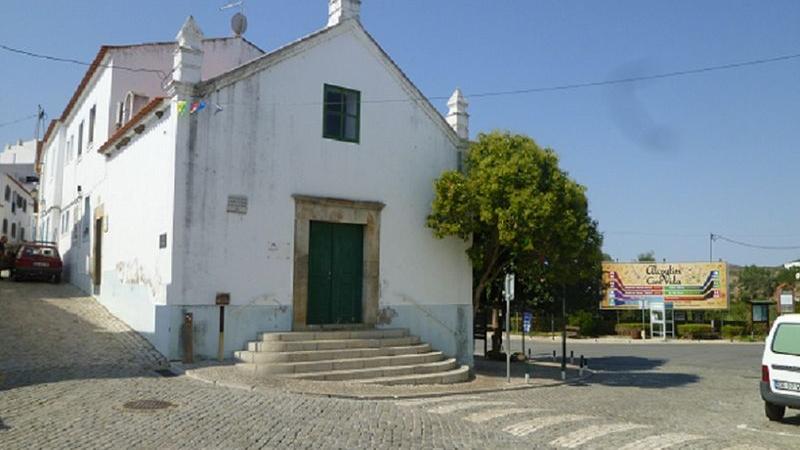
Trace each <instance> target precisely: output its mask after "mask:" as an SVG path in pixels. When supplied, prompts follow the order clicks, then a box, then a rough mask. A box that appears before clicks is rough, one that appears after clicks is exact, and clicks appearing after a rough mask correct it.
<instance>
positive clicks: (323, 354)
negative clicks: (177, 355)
mask: <svg viewBox="0 0 800 450" xmlns="http://www.w3.org/2000/svg"><path fill="white" fill-rule="evenodd" d="M250 344H251V345H249V346H248V347H252V348H257V345H256V344H258V343H257V342H251V343H250ZM430 351H431V346H430V345H428V344H417V345H406V346H399V347H378V348H348V349H342V350H310V351H299V352H259V351H250V350H244V351H239V352H235V355H236V358H237V359H239V361H242V362H248V363H256V364H265V363H288V362H306V361H327V360H339V359H353V358H371V357H378V356H399V355H414V354H418V353H428V352H430Z"/></svg>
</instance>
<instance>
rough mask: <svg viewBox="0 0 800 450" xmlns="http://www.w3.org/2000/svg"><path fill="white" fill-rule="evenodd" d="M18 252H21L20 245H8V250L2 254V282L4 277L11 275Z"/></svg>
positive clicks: (0, 259) (0, 253)
mask: <svg viewBox="0 0 800 450" xmlns="http://www.w3.org/2000/svg"><path fill="white" fill-rule="evenodd" d="M17 250H19V245H17V244H6V249H5V251H3V252H0V280H2V279H3V275H4V274H5V275H6V276H8V274H10V273H11V269H12V268H13V267H14V260H15V259H16V257H17Z"/></svg>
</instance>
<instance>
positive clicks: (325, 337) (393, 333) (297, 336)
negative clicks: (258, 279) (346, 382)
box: [258, 328, 408, 342]
mask: <svg viewBox="0 0 800 450" xmlns="http://www.w3.org/2000/svg"><path fill="white" fill-rule="evenodd" d="M407 336H408V330H406V329H405V328H387V329H381V330H336V331H293V332H285V333H259V334H258V340H260V341H270V342H273V341H284V342H291V341H329V340H340V339H386V338H402V337H407Z"/></svg>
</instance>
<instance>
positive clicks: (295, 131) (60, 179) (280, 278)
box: [39, 0, 473, 365]
mask: <svg viewBox="0 0 800 450" xmlns="http://www.w3.org/2000/svg"><path fill="white" fill-rule="evenodd" d="M320 3H322V1H321V0H320ZM360 6H361V1H360V0H331V1H330V2H329V10H328V23H327V25H326V26H325V27H324V28H322V29H320V30H318V31H316V32H314V33H312V34H309V35H307V36H305V37H303V38H301V39H298V40H297V41H294V42H292V43H289V44H287V45H285V46H283V47H280V48H278V49H275V50H273V51H269V52H263V51H262V50H260V49H259V48H257V47H256V46H254V45H253V44H251V43H249V42H248V41H247V40H245V39H244V38H242V37H241V36H237V37H232V38H222V39H206V38H204V36H203V34H202V32H201V31H200V29H199V27H198V26H197V24H196V23H195V21H194V20H193V19H192V18H191V17H190V18H189V19H188V20H187V21H186V23H185V24H184V25H183V27H182V28H181V30H180V32H179V34H178V35H177V42H167V43H154V44H140V45H132V46H104V47H102V48H101V50H100V52H99V53H98V55H97V58H96V59H95V61H94V63H93V65H92V66H91V67H90V68H89V70H88V71H87V73H86V75H85V77H84V78H83V80H82V81H81V83H80V85H79V86H78V88H77V90H76V92H75V94H74V96H73V97H72V99H71V100H70V102H69V104H68V106H67V107H66V109H65V111H64V113H63V114H62V115H61V117H60V118H59V119H58V120H56V121H54V123H53V124H51V126H50V128H49V129H48V132H47V135H46V137H45V140H44V143H43V156H42V159H43V163H42V169H41V188H40V192H41V194H40V195H41V203H40V211H41V217H40V220H39V224H40V227H41V229H40V230H39V231H40V233H42V234H41V236H43V238H44V239H48V240H56V241H57V242H58V243H59V247H60V249H61V253H62V255H63V257H64V260H65V265H66V271H67V272H68V275H67V276H68V278H67V279H68V280H69V281H70V282H71V283H73V284H75V285H76V286H78V287H80V288H81V289H83V290H84V291H86V292H87V293H91V294H92V295H94V296H95V297H96V298H97V299H98V300H99V301H100V302H101V303H102V304H103V305H105V306H106V307H107V308H108V309H109V310H110V311H111V312H112V313H113V314H115V315H116V316H118V317H119V318H121V319H123V320H124V321H125V322H127V323H128V324H129V325H130V326H131V327H132V328H133V329H135V330H136V331H138V332H139V333H141V334H142V335H143V336H145V337H146V338H147V339H148V340H149V341H150V342H152V344H153V345H154V346H155V347H156V348H157V349H158V350H159V351H161V352H162V353H163V354H164V355H166V356H167V357H168V358H170V359H180V358H181V357H182V352H183V349H184V348H185V344H186V343H185V342H183V339H184V337H182V332H181V330H182V326H183V323H184V320H185V317H186V315H187V314H191V316H192V318H193V319H192V320H193V342H192V343H193V351H194V353H195V354H196V355H198V356H200V357H204V358H213V357H217V354H218V345H219V342H220V341H219V339H218V337H219V331H220V330H219V328H220V314H221V306H223V305H225V310H224V316H223V317H224V318H223V320H224V322H223V323H224V331H225V338H224V354H225V356H226V357H230V356H232V355H233V354H234V352H235V351H238V350H242V349H244V348H246V347H247V342H248V341H253V340H255V339H256V338H257V336H258V335H259V333H260V332H273V331H275V332H277V331H303V330H320V329H322V330H325V329H328V328H333V329H373V328H377V329H379V330H380V329H398V328H402V329H407V330H409V332H410V333H411V334H413V335H415V336H418V337H420V338H421V339H422V340H424V341H425V342H427V343H429V344H430V346H431V347H433V348H434V349H436V350H438V351H441V352H442V353H443V354H445V355H447V356H449V357H452V358H455V359H456V360H457V361H458V362H459V363H460V364H466V365H471V364H472V353H473V340H472V305H471V291H472V269H471V265H470V261H469V259H468V256H467V254H466V250H467V247H468V245H469V244H468V243H465V242H463V241H461V240H458V239H451V238H448V239H443V240H439V239H436V238H434V236H433V234H432V232H431V230H430V229H428V228H427V227H426V225H425V221H426V217H427V215H428V214H429V213H430V208H431V202H432V200H433V196H434V191H433V182H434V180H435V179H436V178H437V177H439V176H440V175H441V173H442V172H443V171H445V170H451V169H457V168H458V166H459V161H460V156H461V152H463V151H464V150H465V146H466V143H467V139H468V131H467V130H468V123H467V120H468V115H467V113H466V102H465V101H464V99H463V97H461V94H460V92H458V91H456V93H455V94H454V96H453V98H451V100H450V102H449V105H448V106H449V107H450V111H449V113H448V115H447V117H444V116H443V115H442V114H441V113H440V112H439V111H437V109H436V108H435V107H434V106H433V105H431V103H430V102H429V101H428V100H427V99H426V98H425V97H424V96H423V94H422V93H421V92H420V91H419V90H418V89H417V88H416V87H415V86H414V84H413V83H412V82H411V81H410V80H409V79H408V78H407V77H406V75H405V74H404V73H403V72H402V71H401V70H400V68H399V67H398V66H397V65H396V64H395V63H394V62H393V61H392V60H391V58H390V57H389V56H388V55H387V54H386V53H385V52H384V50H383V49H382V48H381V47H380V46H379V44H378V43H377V42H376V41H375V40H374V39H373V38H372V37H371V36H370V35H369V34H368V33H367V32H366V31H365V29H364V27H363V26H362V24H361V21H360V18H359V12H360V11H359V10H360ZM321 9H322V8H321ZM320 15H321V19H322V14H320ZM135 68H149V69H151V70H149V71H140V70H131V69H135ZM168 75H170V76H168ZM440 106H444V105H440Z"/></svg>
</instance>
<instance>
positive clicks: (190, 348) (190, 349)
mask: <svg viewBox="0 0 800 450" xmlns="http://www.w3.org/2000/svg"><path fill="white" fill-rule="evenodd" d="M192 322H193V317H192V313H185V314H184V315H183V325H182V326H181V340H182V341H183V363H184V364H191V363H193V362H194V345H193V341H194V327H193V325H192Z"/></svg>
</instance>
